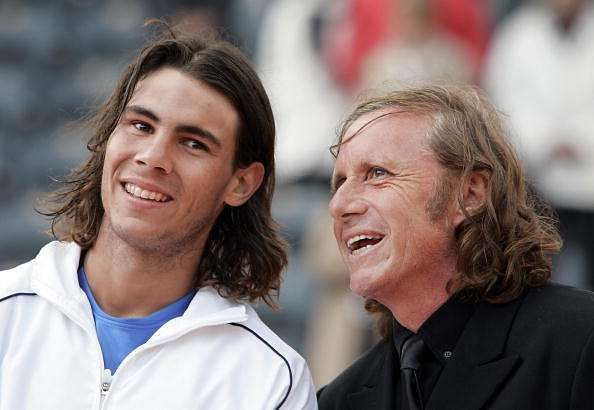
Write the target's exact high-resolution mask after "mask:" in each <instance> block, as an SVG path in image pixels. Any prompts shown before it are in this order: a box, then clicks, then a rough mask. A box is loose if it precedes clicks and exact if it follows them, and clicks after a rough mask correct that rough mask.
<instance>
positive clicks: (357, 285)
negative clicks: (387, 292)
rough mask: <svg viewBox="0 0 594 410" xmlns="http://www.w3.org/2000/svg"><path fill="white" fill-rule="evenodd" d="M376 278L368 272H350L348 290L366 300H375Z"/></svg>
mask: <svg viewBox="0 0 594 410" xmlns="http://www.w3.org/2000/svg"><path fill="white" fill-rule="evenodd" d="M377 281H378V278H377V277H374V276H373V275H372V274H370V273H368V272H352V273H351V280H350V288H351V291H353V293H355V294H357V295H359V296H361V297H364V298H366V299H370V298H371V299H375V295H376V293H377V287H378V283H377Z"/></svg>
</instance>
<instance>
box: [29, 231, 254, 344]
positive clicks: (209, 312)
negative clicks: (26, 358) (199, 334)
mask: <svg viewBox="0 0 594 410" xmlns="http://www.w3.org/2000/svg"><path fill="white" fill-rule="evenodd" d="M80 255H81V248H80V247H79V246H78V245H77V244H75V243H72V242H58V241H54V242H50V243H49V244H47V245H45V246H44V247H43V248H42V249H41V250H40V251H39V254H38V255H37V257H36V258H35V260H34V261H33V269H32V273H31V279H30V281H31V289H32V291H33V292H35V293H37V294H38V295H39V296H41V297H43V298H45V299H46V300H48V301H49V302H51V303H53V304H54V305H56V306H57V307H58V308H59V309H60V310H62V311H63V312H64V313H65V314H66V315H67V316H69V317H70V318H71V319H72V320H74V321H75V322H77V323H79V324H80V325H81V326H82V327H84V328H86V329H89V326H91V328H92V327H94V326H93V319H92V313H91V308H90V306H89V302H88V300H87V298H86V296H85V294H84V292H83V291H82V290H81V288H80V286H79V283H78V277H77V270H78V266H79V260H80ZM246 320H247V307H246V306H245V305H244V304H241V303H237V302H235V301H232V300H229V299H226V298H223V297H222V296H220V295H219V294H218V292H217V291H216V290H215V289H213V288H212V287H204V288H201V289H200V290H199V291H198V292H197V293H196V295H194V298H193V299H192V301H191V302H190V305H189V306H188V308H187V309H186V312H185V313H184V314H183V315H182V316H181V317H179V318H176V319H173V320H171V321H170V322H168V323H167V324H166V325H164V326H163V327H162V328H161V329H160V330H159V332H158V333H159V334H160V335H162V336H163V337H167V338H170V337H172V336H173V335H174V334H176V335H177V334H179V333H185V332H187V331H189V330H192V329H193V328H196V327H198V326H206V325H214V324H221V323H230V322H243V321H246Z"/></svg>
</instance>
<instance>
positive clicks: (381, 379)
mask: <svg viewBox="0 0 594 410" xmlns="http://www.w3.org/2000/svg"><path fill="white" fill-rule="evenodd" d="M389 343H390V342H384V348H383V349H382V350H381V354H380V355H378V356H379V360H377V361H376V362H375V364H374V366H370V369H369V373H368V377H367V378H366V379H364V380H363V382H362V383H361V385H360V386H359V388H358V389H356V390H355V391H353V393H351V394H349V395H348V408H349V410H392V409H394V386H395V380H394V376H395V374H394V369H395V367H394V366H395V365H394V349H392V347H391V345H390V344H389Z"/></svg>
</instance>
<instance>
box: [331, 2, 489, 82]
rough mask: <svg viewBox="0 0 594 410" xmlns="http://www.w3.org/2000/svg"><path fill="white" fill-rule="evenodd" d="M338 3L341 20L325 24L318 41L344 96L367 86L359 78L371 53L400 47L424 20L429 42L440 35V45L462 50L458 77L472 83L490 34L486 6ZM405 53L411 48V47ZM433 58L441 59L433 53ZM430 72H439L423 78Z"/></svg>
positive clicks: (482, 3)
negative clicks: (461, 61) (324, 34)
mask: <svg viewBox="0 0 594 410" xmlns="http://www.w3.org/2000/svg"><path fill="white" fill-rule="evenodd" d="M338 3H340V4H342V16H341V18H335V19H334V20H333V21H331V24H330V27H329V28H328V30H327V33H326V36H325V39H324V41H323V53H324V55H325V58H326V60H327V61H328V65H329V69H330V72H331V73H332V76H333V78H334V80H335V81H336V82H337V84H339V85H340V86H341V87H342V88H343V89H345V90H348V92H350V93H352V92H355V93H356V92H358V91H360V90H361V89H362V88H364V87H365V86H366V85H368V81H366V82H365V83H364V84H363V85H361V76H362V74H363V70H364V66H365V63H366V61H367V59H368V58H369V56H371V55H372V54H373V53H374V51H375V50H376V49H377V48H379V47H382V46H383V45H384V44H385V43H386V42H388V43H390V44H394V43H396V44H406V43H407V42H408V41H409V40H410V35H411V34H412V33H411V29H413V28H414V30H418V29H419V28H422V27H419V24H418V23H422V22H423V21H425V22H426V21H428V19H427V17H430V18H429V20H430V22H431V24H430V26H431V30H432V31H433V32H432V33H431V34H432V35H433V36H434V38H435V39H437V40H438V41H441V39H440V38H439V35H440V33H441V34H444V35H445V38H446V39H449V40H445V42H448V43H450V44H451V43H455V44H456V48H457V49H461V50H464V51H463V52H462V53H463V54H464V57H463V58H464V60H466V61H464V63H463V64H465V68H464V69H463V70H464V72H465V73H466V74H464V73H463V74H462V77H465V76H466V75H469V76H470V77H471V79H472V80H473V81H474V80H475V79H477V78H478V73H479V72H480V70H481V67H482V62H483V56H484V53H485V49H486V45H487V41H488V36H489V31H490V18H489V10H488V4H487V3H488V2H487V1H485V0H478V1H477V0H347V1H344V2H338ZM409 11H412V12H413V13H412V16H413V17H415V19H416V22H415V24H414V25H413V26H414V27H411V24H410V21H409V17H410V16H411V13H410V12H409ZM423 31H424V30H423ZM401 37H403V38H401ZM407 37H408V38H407ZM409 48H414V44H412V45H410V46H409ZM455 53H459V52H455ZM439 54H440V55H443V54H444V53H442V52H441V51H439ZM445 54H448V52H446V53H445ZM432 61H434V60H432ZM392 63H394V61H392ZM396 64H399V62H396ZM432 70H437V72H438V73H442V72H443V71H439V68H438V67H436V68H432V69H430V70H429V73H431V72H433V71H432ZM423 71H425V70H423ZM446 72H447V71H446ZM391 80H393V81H394V80H395V81H399V80H400V79H398V78H391Z"/></svg>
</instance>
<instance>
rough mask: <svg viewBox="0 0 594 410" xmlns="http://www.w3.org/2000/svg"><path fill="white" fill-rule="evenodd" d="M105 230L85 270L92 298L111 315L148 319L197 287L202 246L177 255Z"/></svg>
mask: <svg viewBox="0 0 594 410" xmlns="http://www.w3.org/2000/svg"><path fill="white" fill-rule="evenodd" d="M103 228H104V227H103V226H102V228H101V230H100V233H99V236H98V238H97V241H96V242H95V243H94V244H93V246H92V247H91V248H90V249H89V250H88V252H87V254H86V256H85V261H84V267H85V272H86V274H87V279H88V281H89V286H90V287H91V289H92V291H93V296H94V297H95V299H96V301H97V303H98V304H99V306H101V309H103V310H104V311H105V312H107V313H108V314H110V315H113V316H119V317H143V316H148V315H150V314H151V313H154V312H156V311H158V310H159V309H162V308H163V307H165V306H167V305H168V304H170V303H172V302H174V301H175V300H177V299H179V298H181V297H182V296H184V295H185V294H187V293H188V292H189V291H190V290H192V288H194V287H195V285H196V283H195V280H196V267H197V266H198V263H199V261H200V256H201V253H202V246H200V247H197V249H199V251H194V252H187V253H182V254H178V255H168V254H167V253H163V252H158V251H145V250H142V249H138V248H135V247H133V246H131V245H130V244H127V243H125V242H124V241H122V240H121V239H119V238H117V237H116V235H114V234H113V233H111V234H110V233H109V232H108V230H106V229H103Z"/></svg>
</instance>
